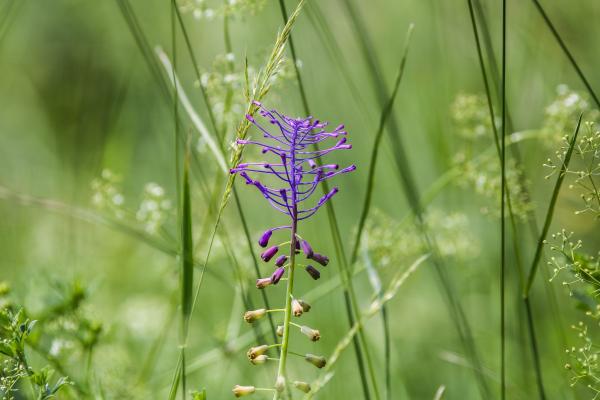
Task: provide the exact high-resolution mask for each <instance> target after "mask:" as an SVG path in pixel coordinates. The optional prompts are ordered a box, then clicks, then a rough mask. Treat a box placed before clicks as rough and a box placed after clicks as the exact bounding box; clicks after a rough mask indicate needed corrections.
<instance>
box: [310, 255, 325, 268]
mask: <svg viewBox="0 0 600 400" xmlns="http://www.w3.org/2000/svg"><path fill="white" fill-rule="evenodd" d="M311 259H313V260H315V261H316V262H318V263H319V264H321V265H322V266H324V267H325V266H327V264H329V257H327V256H324V255H322V254H319V253H313V255H312V257H311Z"/></svg>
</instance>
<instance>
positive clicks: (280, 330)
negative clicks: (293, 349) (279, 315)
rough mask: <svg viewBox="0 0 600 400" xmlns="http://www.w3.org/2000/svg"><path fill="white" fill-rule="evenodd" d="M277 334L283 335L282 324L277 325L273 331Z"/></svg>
mask: <svg viewBox="0 0 600 400" xmlns="http://www.w3.org/2000/svg"><path fill="white" fill-rule="evenodd" d="M275 333H276V334H277V336H283V325H277V331H275Z"/></svg>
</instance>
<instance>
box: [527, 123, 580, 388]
mask: <svg viewBox="0 0 600 400" xmlns="http://www.w3.org/2000/svg"><path fill="white" fill-rule="evenodd" d="M582 117H583V114H582V115H580V116H579V120H578V121H577V127H576V128H575V133H574V134H573V138H572V139H571V142H570V143H569V148H568V150H567V152H566V154H565V158H564V160H563V163H562V166H561V168H560V171H559V174H558V178H557V179H556V183H555V185H554V190H553V191H552V197H551V198H550V204H549V206H548V211H547V212H546V218H545V220H544V226H543V228H542V233H541V234H540V238H539V240H538V242H537V246H536V249H535V255H534V257H533V261H532V263H531V269H530V270H529V276H528V278H527V283H526V285H525V286H524V288H523V300H524V302H525V307H526V310H527V320H528V325H529V336H530V340H531V346H532V352H533V359H534V363H535V364H534V366H535V370H536V383H537V387H538V394H539V396H540V399H545V398H546V394H545V391H544V383H543V380H542V370H541V364H540V360H539V350H538V345H537V341H536V336H535V327H534V321H533V316H532V307H531V302H530V299H529V292H530V291H531V287H532V285H533V282H534V280H535V275H536V272H537V269H538V266H539V262H540V259H541V256H542V249H543V246H544V242H545V240H546V235H547V234H548V230H549V229H550V224H551V223H552V217H553V216H554V207H555V206H556V200H557V199H558V194H559V192H560V188H561V186H562V183H563V180H564V178H565V175H566V171H567V168H568V166H569V162H570V161H571V155H572V154H573V149H574V147H575V143H576V142H577V135H578V134H579V128H580V126H581V119H582Z"/></svg>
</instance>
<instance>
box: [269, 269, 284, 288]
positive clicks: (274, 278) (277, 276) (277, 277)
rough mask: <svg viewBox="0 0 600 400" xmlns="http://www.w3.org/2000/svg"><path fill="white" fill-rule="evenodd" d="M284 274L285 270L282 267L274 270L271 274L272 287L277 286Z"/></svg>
mask: <svg viewBox="0 0 600 400" xmlns="http://www.w3.org/2000/svg"><path fill="white" fill-rule="evenodd" d="M284 273H285V268H283V267H279V268H277V269H276V270H275V272H273V275H271V283H272V284H273V285H277V284H278V283H279V281H280V280H281V277H282V276H283V274H284Z"/></svg>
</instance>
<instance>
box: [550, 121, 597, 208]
mask: <svg viewBox="0 0 600 400" xmlns="http://www.w3.org/2000/svg"><path fill="white" fill-rule="evenodd" d="M580 129H581V130H583V131H584V132H582V133H580V136H579V138H578V139H577V143H575V147H574V148H573V156H572V158H571V162H570V164H569V167H568V169H567V171H566V176H567V179H570V182H569V189H571V190H575V191H576V192H577V194H578V195H579V196H580V197H581V199H582V201H583V203H584V207H583V208H581V209H579V210H578V211H576V212H575V213H576V214H583V213H588V214H591V215H593V216H594V217H595V218H596V219H599V218H600V190H599V188H600V179H599V177H600V131H599V130H598V129H597V128H596V125H595V123H594V122H593V121H586V122H584V123H583V124H582V127H581V128H580ZM569 141H570V138H569V136H564V137H563V142H562V146H561V148H560V149H559V150H557V151H556V161H554V160H553V159H548V160H547V161H546V163H545V164H544V166H545V167H547V168H550V169H551V171H552V172H551V173H550V174H549V175H548V177H550V176H552V175H553V174H554V173H558V171H560V168H561V166H562V163H563V160H564V157H565V155H566V153H567V150H568V148H569Z"/></svg>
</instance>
